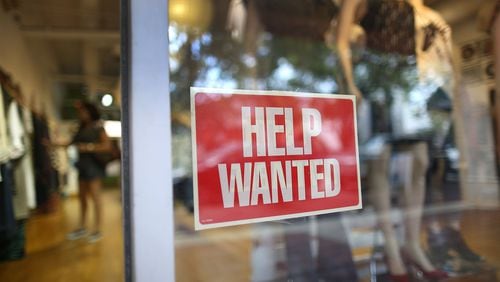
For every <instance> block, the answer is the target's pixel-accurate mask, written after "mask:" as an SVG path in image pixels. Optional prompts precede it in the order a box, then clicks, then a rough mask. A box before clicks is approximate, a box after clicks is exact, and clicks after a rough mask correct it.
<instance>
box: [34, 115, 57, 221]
mask: <svg viewBox="0 0 500 282" xmlns="http://www.w3.org/2000/svg"><path fill="white" fill-rule="evenodd" d="M44 142H50V135H49V127H48V125H47V122H46V121H45V119H44V118H43V117H42V116H40V115H37V114H35V113H33V143H32V144H33V167H34V170H35V189H36V202H37V206H38V207H39V208H41V209H42V210H43V211H49V210H52V209H53V208H54V207H51V202H50V201H49V200H50V199H51V198H50V197H51V196H52V194H54V192H56V191H57V187H58V185H57V172H56V171H55V169H54V167H53V166H52V161H51V156H50V152H49V148H47V146H45V145H44Z"/></svg>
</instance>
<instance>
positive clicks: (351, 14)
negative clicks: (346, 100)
mask: <svg viewBox="0 0 500 282" xmlns="http://www.w3.org/2000/svg"><path fill="white" fill-rule="evenodd" d="M362 1H363V0H344V1H342V7H341V10H340V21H339V25H338V31H337V34H338V36H337V50H338V53H339V58H340V64H341V66H342V71H343V73H344V77H345V79H346V83H347V87H348V89H349V92H350V94H353V95H355V96H356V98H357V99H358V101H360V100H361V97H362V96H361V91H359V89H358V87H357V86H356V84H355V83H354V77H353V67H352V59H351V47H350V44H349V37H350V31H351V30H352V27H353V24H354V21H355V15H356V11H357V9H358V8H359V5H360V4H361V2H362Z"/></svg>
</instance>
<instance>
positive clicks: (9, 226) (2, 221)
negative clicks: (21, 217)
mask: <svg viewBox="0 0 500 282" xmlns="http://www.w3.org/2000/svg"><path fill="white" fill-rule="evenodd" d="M0 173H1V174H2V181H1V182H0V234H4V233H5V232H11V231H12V230H14V229H15V228H16V220H15V217H14V205H13V202H12V197H13V196H12V193H13V189H12V187H13V186H14V183H13V181H14V179H13V175H12V166H11V164H10V162H7V163H4V164H1V165H0Z"/></svg>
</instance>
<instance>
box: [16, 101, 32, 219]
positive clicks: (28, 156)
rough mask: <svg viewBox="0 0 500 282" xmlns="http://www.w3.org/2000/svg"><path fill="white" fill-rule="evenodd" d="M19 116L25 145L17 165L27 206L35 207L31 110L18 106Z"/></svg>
mask: <svg viewBox="0 0 500 282" xmlns="http://www.w3.org/2000/svg"><path fill="white" fill-rule="evenodd" d="M20 111H21V113H20V116H21V120H22V122H23V126H24V129H25V134H24V137H23V140H24V141H23V143H24V146H25V152H24V156H23V158H22V159H21V161H20V164H19V166H20V167H22V170H23V180H22V181H21V183H22V184H20V185H23V186H24V187H25V188H26V198H27V202H28V208H30V209H34V208H36V192H35V172H34V171H33V148H32V144H31V141H32V136H33V119H32V117H31V111H30V110H29V109H27V108H26V107H21V108H20Z"/></svg>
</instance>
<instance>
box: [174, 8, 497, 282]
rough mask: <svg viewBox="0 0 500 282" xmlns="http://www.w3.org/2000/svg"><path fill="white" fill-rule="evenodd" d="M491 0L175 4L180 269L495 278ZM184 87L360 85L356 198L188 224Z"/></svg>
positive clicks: (192, 273) (324, 277) (325, 90)
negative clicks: (344, 207) (333, 206)
mask: <svg viewBox="0 0 500 282" xmlns="http://www.w3.org/2000/svg"><path fill="white" fill-rule="evenodd" d="M492 2H495V1H477V2H473V3H472V2H469V1H458V2H457V3H455V2H454V1H447V0H434V1H418V0H412V1H410V0H408V1H395V0H394V1H390V0H386V1H382V0H381V1H377V0H366V1H362V0H359V1H341V0H340V1H321V0H308V1H285V0H267V1H265V0H248V1H243V0H232V1H223V0H214V1H202V0H173V1H170V2H169V9H170V11H169V12H170V26H169V40H170V46H169V54H170V75H171V76H170V77H171V80H170V91H171V92H170V93H171V101H172V107H171V110H172V130H173V131H172V134H173V137H172V138H173V139H172V146H173V150H172V151H173V166H174V170H173V172H174V194H175V202H176V205H175V210H174V214H175V222H176V223H175V224H176V234H175V249H176V280H178V281H245V280H252V281H368V280H370V279H374V278H375V277H377V278H378V279H381V280H377V281H386V280H387V279H389V280H390V279H392V281H410V280H409V279H417V280H418V279H428V280H429V281H437V280H443V279H447V277H454V279H457V280H456V281H471V280H470V279H472V278H471V277H479V278H478V279H483V280H481V281H494V277H496V276H497V272H496V270H495V267H498V266H499V265H500V264H499V263H500V257H499V256H498V251H495V250H496V249H495V248H496V243H495V238H496V237H497V236H498V235H499V234H500V230H498V229H497V228H489V227H488V226H491V225H493V224H494V223H495V222H496V221H498V216H499V213H498V199H499V196H498V194H499V189H498V154H497V152H498V148H499V140H498V138H497V132H499V131H498V130H497V126H498V124H499V123H498V122H497V120H496V117H497V116H498V114H497V113H498V104H497V102H496V101H497V100H498V99H497V94H496V86H495V75H494V71H493V69H494V64H493V62H494V55H493V50H494V46H495V45H494V41H495V36H494V34H493V33H491V29H492V28H493V26H492V23H493V19H494V15H496V13H498V8H497V6H498V5H497V6H495V3H493V4H492ZM492 11H495V12H492ZM485 17H489V21H485V20H484V18H485ZM478 19H481V21H482V23H483V24H482V29H478V28H477V24H476V22H477V20H478ZM497 46H498V45H497ZM496 48H498V47H496ZM190 87H203V88H218V89H225V91H230V90H231V89H245V90H249V91H257V90H275V91H290V92H307V93H319V94H321V95H327V96H328V95H335V94H350V95H355V97H356V100H357V131H358V144H359V165H360V175H361V189H362V198H363V208H362V209H360V210H356V211H349V212H342V213H333V214H324V215H318V216H308V217H300V218H295V219H286V220H275V221H269V222H265V223H256V224H243V225H238V226H232V227H222V228H216V229H211V230H203V231H195V230H194V224H193V222H194V220H195V219H194V215H193V211H194V210H195V209H196V207H195V205H196V204H197V203H196V201H194V200H193V198H194V197H193V166H192V158H193V154H196V150H193V148H192V147H191V141H192V140H191V139H192V136H191V128H190V127H191V125H192V124H193V121H192V120H190V119H192V118H193V115H192V112H191V108H190V102H191V100H190V96H189V92H190V90H189V89H190ZM220 91H221V92H224V90H220ZM256 93H257V92H256ZM255 99H256V100H257V99H258V95H256V96H255ZM227 122H231V121H230V120H228V121H227ZM233 122H237V121H233ZM222 127H223V126H221V128H222ZM217 138H218V136H217V130H216V128H214V129H213V139H214V140H218V139H217ZM330 141H331V143H332V144H334V143H335V140H330ZM218 142H220V144H219V146H220V152H221V154H224V152H225V150H230V149H229V147H231V144H229V143H228V142H226V141H225V140H223V139H222V140H221V139H220V138H219V141H218ZM254 146H256V144H254ZM194 149H196V148H194ZM198 173H199V172H198ZM213 185H217V183H216V181H215V179H214V184H213ZM194 189H197V187H194ZM476 218H477V219H478V220H477V221H476V222H475V220H474V219H476ZM384 279H386V280H384ZM372 281H373V280H372ZM418 281H420V280H418Z"/></svg>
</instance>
